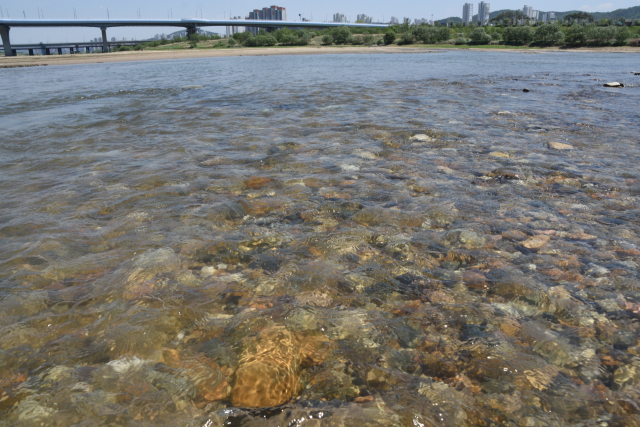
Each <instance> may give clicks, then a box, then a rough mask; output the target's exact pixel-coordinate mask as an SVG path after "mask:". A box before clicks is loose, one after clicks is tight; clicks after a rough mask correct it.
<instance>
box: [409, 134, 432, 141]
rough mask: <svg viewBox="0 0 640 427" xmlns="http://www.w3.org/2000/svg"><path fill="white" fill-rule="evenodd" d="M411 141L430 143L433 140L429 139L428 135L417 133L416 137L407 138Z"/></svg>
mask: <svg viewBox="0 0 640 427" xmlns="http://www.w3.org/2000/svg"><path fill="white" fill-rule="evenodd" d="M409 139H410V140H411V141H420V142H431V141H433V140H434V139H433V138H431V137H430V136H429V135H425V134H423V133H419V134H417V135H413V136H412V137H411V138H409Z"/></svg>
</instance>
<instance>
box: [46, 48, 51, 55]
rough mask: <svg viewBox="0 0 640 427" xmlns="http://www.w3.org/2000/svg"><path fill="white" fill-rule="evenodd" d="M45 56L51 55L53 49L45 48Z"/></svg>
mask: <svg viewBox="0 0 640 427" xmlns="http://www.w3.org/2000/svg"><path fill="white" fill-rule="evenodd" d="M44 54H45V55H51V48H48V47H45V48H44Z"/></svg>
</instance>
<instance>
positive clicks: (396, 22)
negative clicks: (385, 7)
mask: <svg viewBox="0 0 640 427" xmlns="http://www.w3.org/2000/svg"><path fill="white" fill-rule="evenodd" d="M389 23H390V24H391V25H397V24H399V22H398V18H396V17H395V16H392V17H391V19H390V20H389Z"/></svg>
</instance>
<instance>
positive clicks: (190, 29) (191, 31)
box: [186, 27, 198, 39]
mask: <svg viewBox="0 0 640 427" xmlns="http://www.w3.org/2000/svg"><path fill="white" fill-rule="evenodd" d="M186 29H187V37H188V38H189V39H190V38H191V36H192V35H194V34H196V33H197V32H198V28H197V27H186Z"/></svg>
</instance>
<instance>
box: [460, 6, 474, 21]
mask: <svg viewBox="0 0 640 427" xmlns="http://www.w3.org/2000/svg"><path fill="white" fill-rule="evenodd" d="M472 19H473V4H471V3H465V4H464V6H462V23H463V24H464V25H469V24H470V23H471V20H472Z"/></svg>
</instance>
